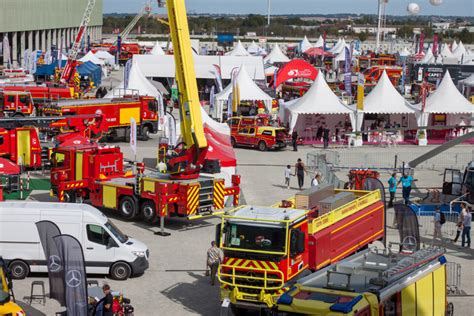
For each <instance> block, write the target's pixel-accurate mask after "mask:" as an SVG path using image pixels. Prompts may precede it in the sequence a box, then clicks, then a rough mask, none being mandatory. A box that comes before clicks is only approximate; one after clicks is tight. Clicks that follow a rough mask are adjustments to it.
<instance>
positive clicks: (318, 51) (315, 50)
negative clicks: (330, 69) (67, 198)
mask: <svg viewBox="0 0 474 316" xmlns="http://www.w3.org/2000/svg"><path fill="white" fill-rule="evenodd" d="M304 53H305V54H306V55H308V56H331V55H332V54H331V53H330V52H326V51H325V50H324V49H322V48H320V47H311V48H310V49H308V50H307V51H305V52H304Z"/></svg>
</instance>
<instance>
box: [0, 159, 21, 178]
mask: <svg viewBox="0 0 474 316" xmlns="http://www.w3.org/2000/svg"><path fill="white" fill-rule="evenodd" d="M0 174H1V175H14V174H20V167H19V166H18V165H17V164H15V163H13V162H11V161H10V160H8V159H5V158H0Z"/></svg>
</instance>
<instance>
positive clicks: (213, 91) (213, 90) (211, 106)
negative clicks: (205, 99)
mask: <svg viewBox="0 0 474 316" xmlns="http://www.w3.org/2000/svg"><path fill="white" fill-rule="evenodd" d="M215 95H216V86H214V85H213V86H212V87H211V92H210V93H209V112H212V110H213V109H214V101H215V100H214V99H215Z"/></svg>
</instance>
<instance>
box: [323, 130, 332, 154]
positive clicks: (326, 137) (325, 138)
mask: <svg viewBox="0 0 474 316" xmlns="http://www.w3.org/2000/svg"><path fill="white" fill-rule="evenodd" d="M329 132H330V130H329V128H327V127H326V126H324V129H323V143H324V149H327V148H328V147H329Z"/></svg>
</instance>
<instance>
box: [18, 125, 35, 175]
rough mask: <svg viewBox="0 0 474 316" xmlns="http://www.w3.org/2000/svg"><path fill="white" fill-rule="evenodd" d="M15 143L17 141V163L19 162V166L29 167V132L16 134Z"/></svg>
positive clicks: (20, 131)
mask: <svg viewBox="0 0 474 316" xmlns="http://www.w3.org/2000/svg"><path fill="white" fill-rule="evenodd" d="M16 141H17V153H18V158H17V159H18V162H20V161H21V164H23V165H25V166H29V165H30V163H31V155H30V152H31V146H30V131H29V130H19V131H18V132H17V137H16Z"/></svg>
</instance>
